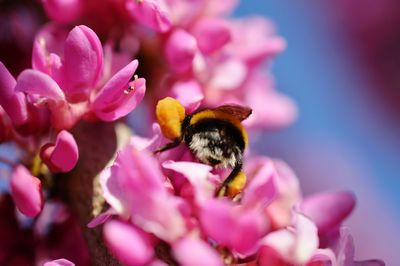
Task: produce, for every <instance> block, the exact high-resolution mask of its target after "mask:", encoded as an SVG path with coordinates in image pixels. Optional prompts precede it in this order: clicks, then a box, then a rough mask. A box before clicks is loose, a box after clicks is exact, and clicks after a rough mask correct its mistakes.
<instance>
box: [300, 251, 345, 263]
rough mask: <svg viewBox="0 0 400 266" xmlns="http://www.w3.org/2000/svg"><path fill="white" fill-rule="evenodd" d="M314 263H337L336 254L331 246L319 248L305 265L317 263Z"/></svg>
mask: <svg viewBox="0 0 400 266" xmlns="http://www.w3.org/2000/svg"><path fill="white" fill-rule="evenodd" d="M314 263H323V264H322V265H337V264H336V255H335V253H333V251H332V250H331V249H329V248H324V249H317V250H316V251H315V253H314V255H313V256H312V257H311V259H310V260H309V261H308V262H307V264H306V265H305V266H312V265H315V264H314ZM317 265H318V264H317Z"/></svg>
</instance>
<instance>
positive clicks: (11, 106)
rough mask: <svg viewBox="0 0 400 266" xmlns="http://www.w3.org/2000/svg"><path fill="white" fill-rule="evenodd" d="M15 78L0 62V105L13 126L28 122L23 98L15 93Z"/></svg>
mask: <svg viewBox="0 0 400 266" xmlns="http://www.w3.org/2000/svg"><path fill="white" fill-rule="evenodd" d="M16 85H17V82H16V81H15V78H14V77H13V76H12V75H11V73H10V72H9V71H8V70H7V68H6V67H5V66H4V64H3V63H2V62H0V105H1V107H3V109H4V111H6V113H7V115H8V116H9V117H10V118H11V120H12V122H13V124H14V125H21V124H23V123H25V122H26V121H27V120H28V111H27V106H26V100H25V96H24V95H23V94H22V93H15V92H14V89H15V86H16Z"/></svg>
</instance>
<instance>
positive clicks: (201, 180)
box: [162, 161, 215, 203]
mask: <svg viewBox="0 0 400 266" xmlns="http://www.w3.org/2000/svg"><path fill="white" fill-rule="evenodd" d="M162 166H163V167H164V168H166V169H170V170H173V171H175V172H178V173H180V174H182V175H183V176H185V177H186V178H187V180H188V181H189V183H190V184H191V185H192V186H193V188H194V191H195V193H194V194H195V197H196V200H197V202H198V203H201V202H204V201H205V200H207V199H210V198H212V197H213V195H214V192H215V186H213V184H212V183H211V182H210V181H209V180H208V179H207V178H208V175H209V173H210V171H211V169H212V168H211V166H209V165H205V164H201V163H194V162H174V161H165V162H163V163H162Z"/></svg>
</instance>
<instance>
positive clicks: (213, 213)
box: [200, 199, 236, 245]
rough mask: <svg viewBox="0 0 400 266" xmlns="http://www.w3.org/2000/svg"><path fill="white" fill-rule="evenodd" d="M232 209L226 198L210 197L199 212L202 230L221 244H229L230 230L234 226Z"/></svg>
mask: <svg viewBox="0 0 400 266" xmlns="http://www.w3.org/2000/svg"><path fill="white" fill-rule="evenodd" d="M232 209H233V205H232V204H231V203H230V202H228V201H226V200H216V199H211V200H209V201H208V202H206V203H205V204H204V205H203V208H202V210H201V212H200V222H201V225H202V227H203V229H204V231H205V232H206V234H207V235H208V236H209V237H210V238H211V239H213V240H215V241H216V242H217V243H219V244H221V245H229V244H230V239H231V231H230V230H232V228H235V226H236V222H235V216H234V214H233V212H232ZM227 228H230V229H229V230H227Z"/></svg>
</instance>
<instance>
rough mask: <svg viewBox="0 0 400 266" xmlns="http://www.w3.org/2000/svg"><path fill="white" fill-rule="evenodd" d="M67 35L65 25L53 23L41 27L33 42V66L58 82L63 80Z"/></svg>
mask: <svg viewBox="0 0 400 266" xmlns="http://www.w3.org/2000/svg"><path fill="white" fill-rule="evenodd" d="M67 35H68V32H67V30H66V28H65V27H63V26H60V25H57V24H52V23H51V24H47V25H44V26H43V27H42V28H41V30H40V31H39V32H38V33H37V34H36V37H35V41H34V43H33V49H32V68H33V69H35V70H38V71H40V72H43V73H46V74H48V75H50V76H51V77H52V78H53V79H54V80H55V81H56V82H57V83H58V84H62V82H63V73H61V68H62V62H61V57H63V47H64V43H65V39H66V38H67ZM60 86H61V87H63V86H62V85H60Z"/></svg>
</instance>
